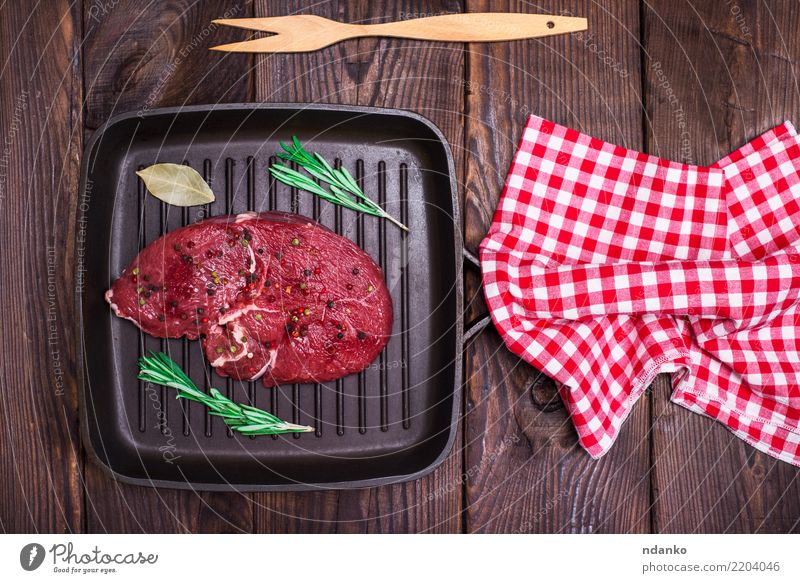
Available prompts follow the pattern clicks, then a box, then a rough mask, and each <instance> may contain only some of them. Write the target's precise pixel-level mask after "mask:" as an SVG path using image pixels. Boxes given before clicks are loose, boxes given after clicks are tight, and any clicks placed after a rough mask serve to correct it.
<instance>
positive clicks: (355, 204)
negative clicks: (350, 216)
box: [269, 136, 408, 231]
mask: <svg viewBox="0 0 800 583" xmlns="http://www.w3.org/2000/svg"><path fill="white" fill-rule="evenodd" d="M281 148H283V150H284V151H283V152H280V153H279V154H278V158H281V159H282V160H286V161H287V162H294V163H296V164H297V165H298V166H300V167H301V168H303V170H305V171H306V172H308V173H309V174H310V175H311V176H313V177H314V178H316V179H318V180H320V181H322V182H325V183H326V184H328V188H327V189H326V188H325V187H323V186H322V185H320V184H318V183H317V182H315V181H314V180H312V179H311V178H309V177H308V176H306V175H305V174H302V173H300V172H298V171H296V170H294V169H292V168H290V167H289V166H286V165H285V164H280V163H276V164H273V165H272V166H270V168H269V172H270V174H271V175H272V176H273V177H274V178H275V179H276V180H278V181H279V182H283V183H284V184H288V185H289V186H291V187H294V188H299V189H300V190H307V191H308V192H311V193H313V194H316V195H317V196H319V197H320V198H322V199H324V200H327V201H328V202H332V203H333V204H338V205H340V206H343V207H345V208H349V209H351V210H354V211H358V212H362V213H367V214H369V215H373V216H376V217H382V218H384V219H387V220H389V221H391V222H393V223H394V224H395V225H397V226H398V227H400V228H401V229H403V230H404V231H408V227H406V226H405V225H404V224H402V223H401V222H400V221H398V220H396V219H395V218H394V217H392V216H391V215H389V214H388V213H387V212H386V211H385V210H383V209H382V208H381V207H380V206H379V205H378V204H377V203H375V202H373V201H372V200H371V199H369V198H367V196H366V195H365V194H364V191H362V190H361V187H360V186H359V185H358V183H357V182H356V181H355V179H353V175H352V174H350V172H348V171H347V168H344V167H342V168H334V167H333V166H331V165H330V164H329V163H328V162H327V161H326V160H325V159H324V158H323V157H322V156H320V155H319V154H317V153H316V152H315V153H313V154H310V153H309V152H308V151H307V150H306V149H305V148H304V147H303V146H302V144H301V143H300V140H298V139H297V136H292V143H291V144H284V143H283V142H281Z"/></svg>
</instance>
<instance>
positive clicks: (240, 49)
mask: <svg viewBox="0 0 800 583" xmlns="http://www.w3.org/2000/svg"><path fill="white" fill-rule="evenodd" d="M291 44H292V41H291V40H288V41H287V39H286V37H285V36H284V35H282V34H276V35H273V36H268V37H264V38H255V39H252V40H246V41H242V42H238V43H230V44H227V45H218V46H216V47H210V49H209V50H212V51H222V52H225V53H299V52H306V51H308V49H302V48H301V49H298V48H297V47H295V48H294V49H293V48H292V47H291V46H290V45H291Z"/></svg>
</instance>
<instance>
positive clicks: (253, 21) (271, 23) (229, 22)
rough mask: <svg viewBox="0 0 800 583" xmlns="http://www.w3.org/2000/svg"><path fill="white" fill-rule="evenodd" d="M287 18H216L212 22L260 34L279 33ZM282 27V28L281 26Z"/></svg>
mask: <svg viewBox="0 0 800 583" xmlns="http://www.w3.org/2000/svg"><path fill="white" fill-rule="evenodd" d="M288 18H289V17H287V16H270V17H265V18H218V19H217V20H212V21H211V22H213V23H214V24H219V25H221V26H232V27H234V28H243V29H245V30H258V31H262V32H275V33H277V32H280V31H281V29H282V28H284V27H285V25H286V23H287V19H288ZM281 24H283V25H284V27H282V26H281Z"/></svg>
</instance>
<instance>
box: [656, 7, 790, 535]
mask: <svg viewBox="0 0 800 583" xmlns="http://www.w3.org/2000/svg"><path fill="white" fill-rule="evenodd" d="M644 6H645V9H644V48H645V54H646V55H647V61H646V62H645V64H644V67H645V68H644V77H645V78H646V96H647V99H646V101H647V114H648V118H649V120H650V124H649V127H648V135H647V144H648V148H649V150H650V151H651V152H653V153H655V154H658V155H661V156H663V157H666V158H672V159H675V160H682V161H688V162H692V163H697V164H710V163H713V162H715V161H716V160H718V159H719V158H720V157H722V156H724V155H726V154H728V153H729V152H730V151H731V150H733V149H735V148H737V147H739V146H740V145H742V144H743V143H745V142H746V141H747V140H748V139H750V138H753V137H755V136H756V135H758V134H760V133H762V132H764V131H765V130H767V129H769V128H771V127H773V126H774V125H777V124H778V123H780V122H781V121H783V120H784V119H790V120H793V121H797V119H798V114H800V95H798V91H797V84H796V82H795V81H794V79H796V77H797V73H798V68H797V62H798V58H800V39H798V37H797V30H798V27H800V15H799V14H798V13H797V11H796V10H794V8H795V6H794V5H792V3H786V2H755V1H734V2H713V1H712V0H707V1H702V2H693V3H691V4H689V3H685V2H673V1H668V0H656V1H654V2H647V3H645V4H644ZM669 392H670V390H669V384H668V383H666V382H664V383H661V384H660V385H659V387H658V389H657V390H656V391H655V400H654V410H653V416H654V419H655V424H654V427H653V448H654V451H653V453H654V455H653V459H654V468H653V491H654V495H655V499H654V506H653V520H654V524H653V526H654V529H655V530H657V531H659V532H797V531H798V530H800V480H798V473H800V469H798V468H795V467H792V466H790V465H789V464H786V463H782V462H778V461H776V460H774V459H773V458H771V457H768V456H766V455H764V454H761V453H759V452H757V451H756V450H754V449H753V448H752V447H750V446H748V445H746V444H745V443H744V442H742V441H740V440H739V439H738V438H736V437H734V436H733V435H732V434H731V433H729V432H728V431H727V430H726V429H725V428H724V427H723V426H722V425H720V424H718V423H715V422H713V421H711V420H710V419H704V418H702V417H700V416H698V415H696V414H694V413H690V412H689V411H686V410H684V409H682V408H681V407H679V406H677V405H674V404H672V403H670V402H669Z"/></svg>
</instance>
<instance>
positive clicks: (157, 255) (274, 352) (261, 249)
mask: <svg viewBox="0 0 800 583" xmlns="http://www.w3.org/2000/svg"><path fill="white" fill-rule="evenodd" d="M106 300H107V301H108V302H109V304H111V308H112V309H113V310H114V312H115V313H116V314H117V315H118V316H120V317H122V318H126V319H128V320H130V321H132V322H133V323H134V324H136V325H137V326H139V327H140V328H141V329H142V330H144V331H145V332H147V333H148V334H150V335H152V336H156V337H159V338H179V337H181V336H185V337H187V338H190V339H197V338H200V339H201V340H202V342H203V348H204V350H205V353H206V356H207V357H208V360H209V362H210V363H211V365H212V366H213V367H215V368H216V370H217V372H218V373H219V374H220V375H222V376H230V377H233V378H236V379H242V380H254V379H257V378H259V377H262V376H263V379H264V384H265V385H267V386H274V385H278V384H282V383H302V382H322V381H330V380H334V379H337V378H340V377H342V376H344V375H347V374H350V373H354V372H358V371H361V370H363V369H364V368H366V367H367V366H368V365H369V364H370V363H371V362H372V361H373V360H374V359H375V357H376V356H377V355H378V353H379V352H380V351H381V350H382V349H383V347H384V346H385V345H386V342H387V341H388V339H389V335H390V334H391V329H392V300H391V298H390V296H389V292H388V290H387V289H386V284H385V283H384V280H383V274H382V273H381V269H380V267H378V266H377V265H376V264H375V262H374V261H373V260H372V258H371V257H370V256H369V255H367V254H366V253H364V251H362V250H361V249H360V248H359V247H358V246H356V245H355V244H354V243H352V242H351V241H349V240H347V239H345V238H344V237H341V236H339V235H337V234H336V233H333V232H332V231H330V230H328V229H326V228H325V227H323V226H321V225H319V224H317V223H315V222H313V221H311V220H309V219H306V218H305V217H301V216H299V215H293V214H288V213H276V212H270V213H260V214H257V213H243V214H239V215H228V216H220V217H214V218H212V219H208V220H205V221H202V222H200V223H197V224H195V225H191V226H188V227H183V228H180V229H176V230H174V231H172V232H170V233H167V234H166V235H164V236H163V237H161V238H159V239H157V240H156V241H153V242H152V243H151V244H150V245H148V246H147V247H146V248H144V249H143V250H142V251H141V253H139V255H137V256H136V258H135V259H134V260H133V261H132V262H131V264H130V265H129V266H128V267H127V268H125V270H124V271H123V272H122V275H121V276H120V278H119V279H118V280H117V281H115V282H114V285H113V286H112V287H111V289H110V290H108V292H106Z"/></svg>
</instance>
